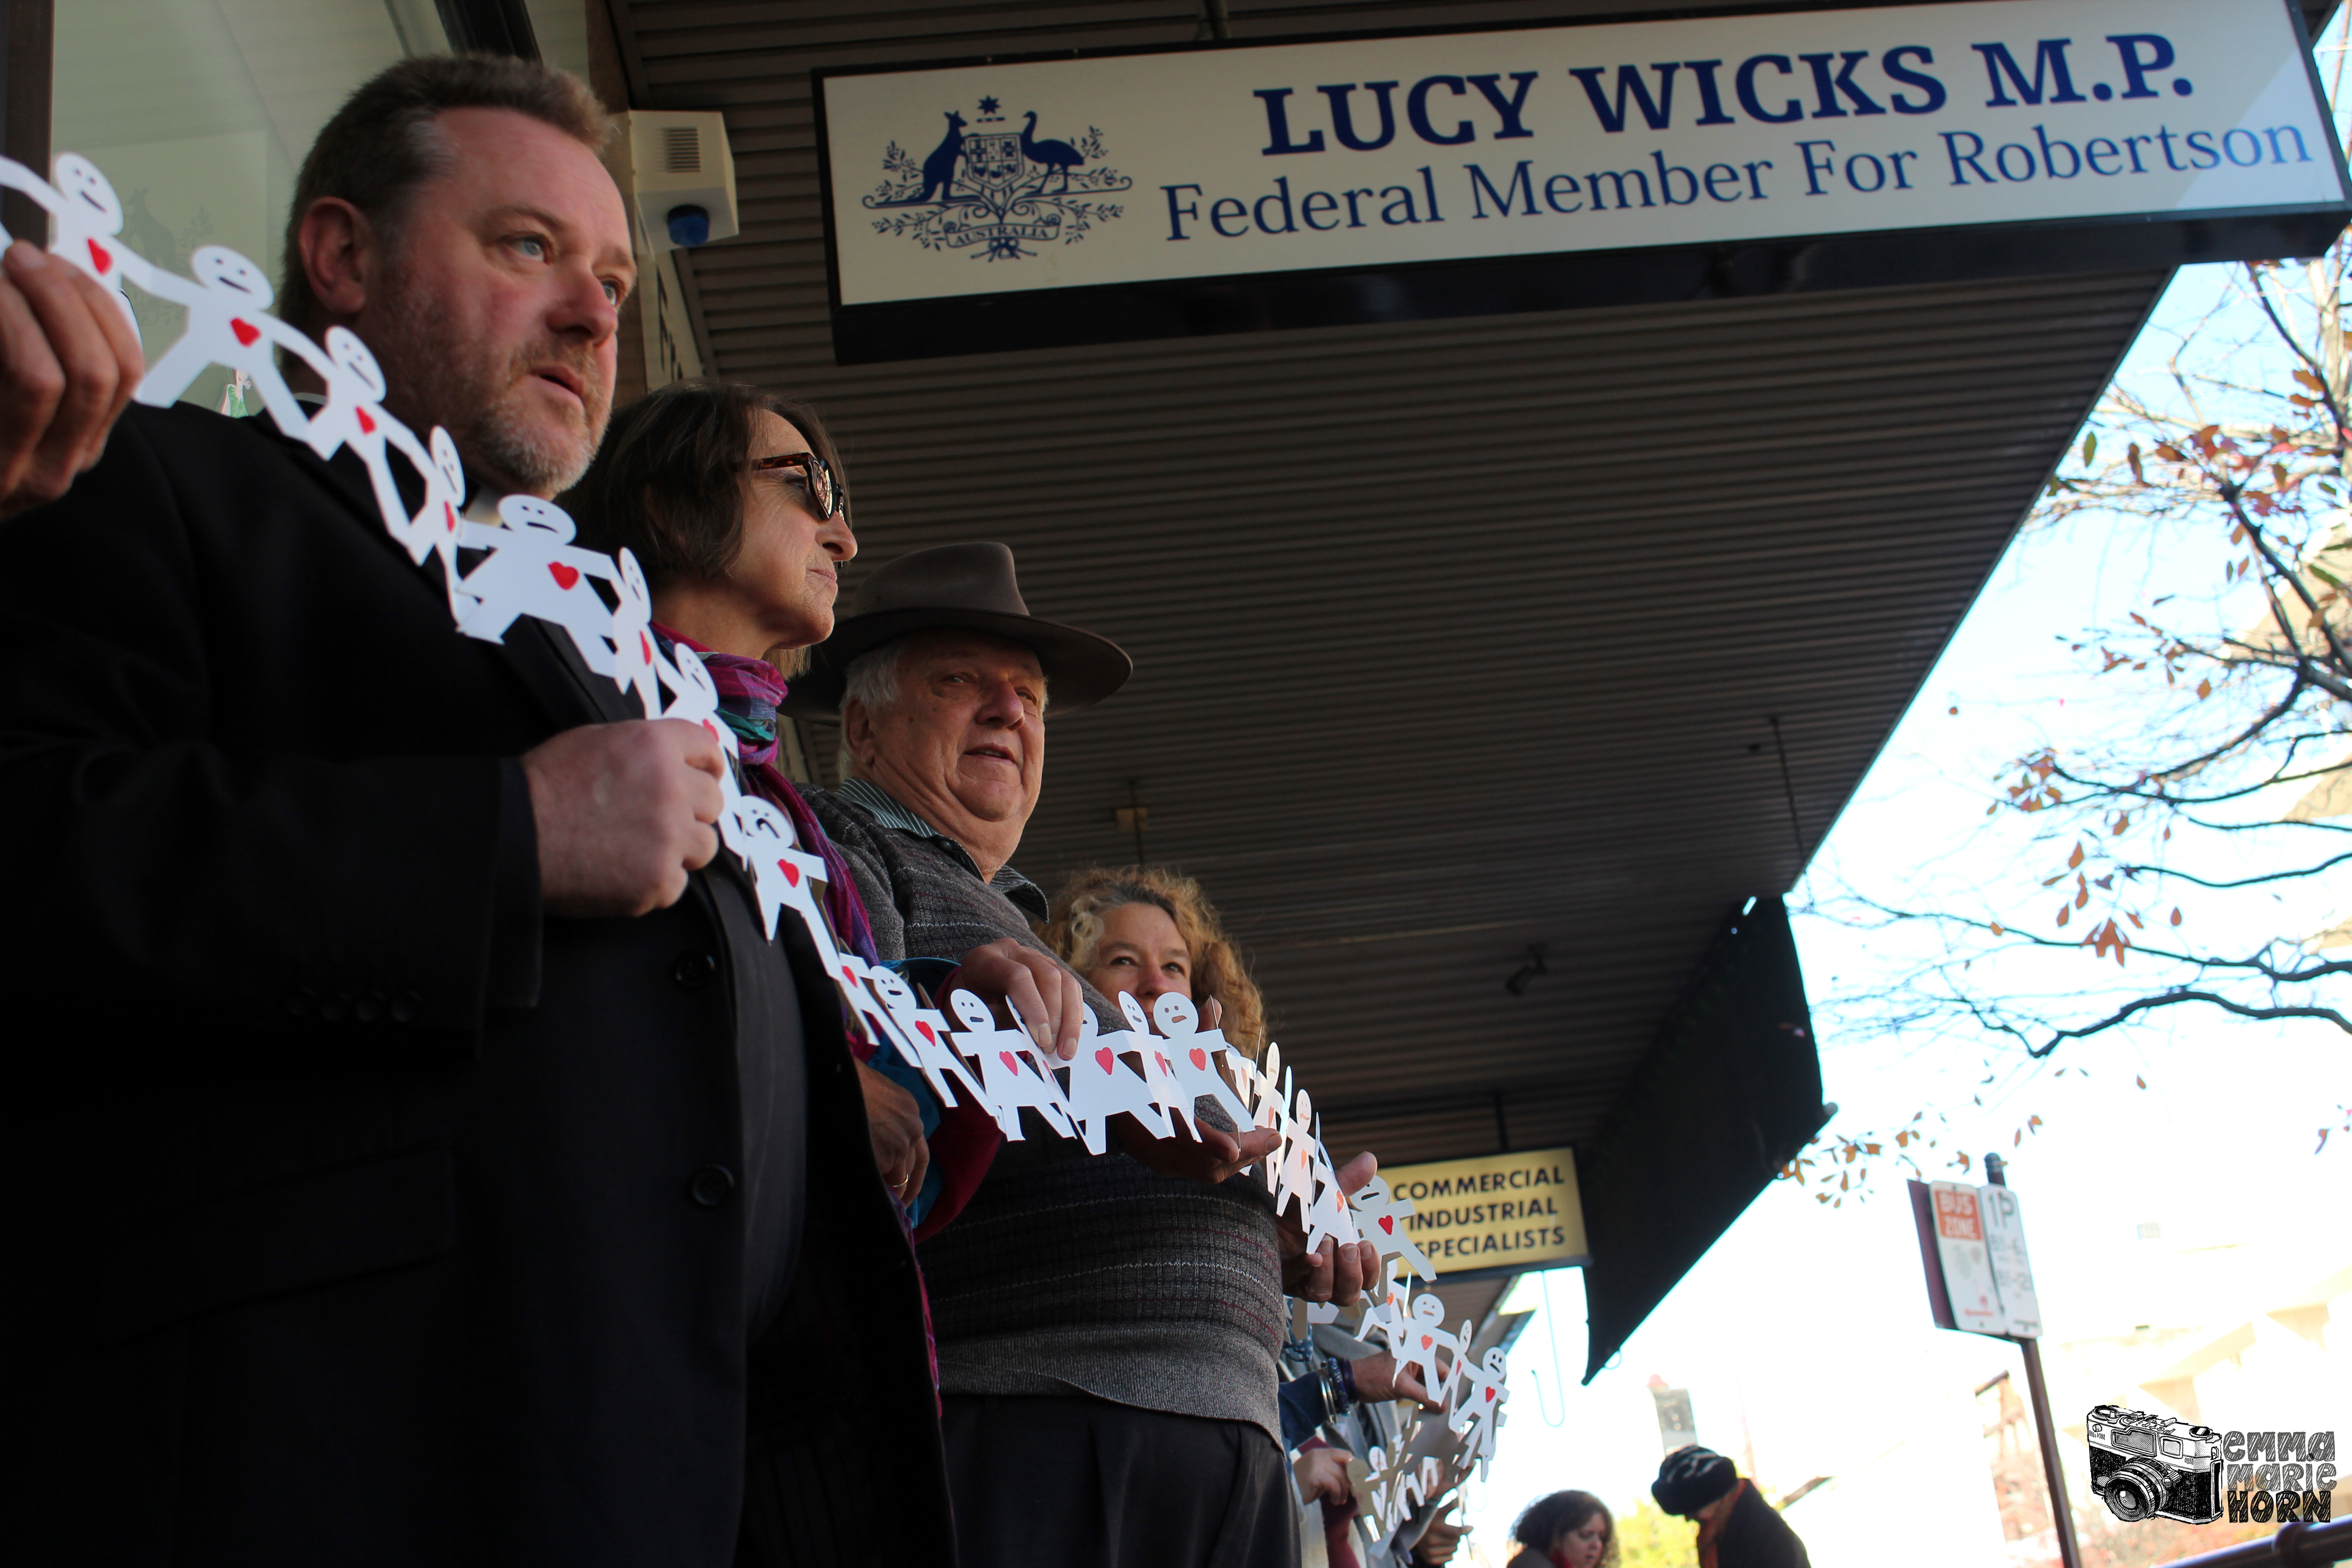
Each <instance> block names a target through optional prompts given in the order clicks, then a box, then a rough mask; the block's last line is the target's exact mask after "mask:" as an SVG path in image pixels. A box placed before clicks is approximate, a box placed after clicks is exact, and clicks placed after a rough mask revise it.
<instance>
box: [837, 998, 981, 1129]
mask: <svg viewBox="0 0 2352 1568" xmlns="http://www.w3.org/2000/svg"><path fill="white" fill-rule="evenodd" d="M866 980H867V982H868V983H869V984H871V985H872V986H873V988H874V992H875V994H877V995H878V996H880V997H881V999H882V1004H883V1005H884V1006H885V1007H887V1008H888V1009H889V1012H890V1016H891V1017H892V1020H893V1021H894V1022H896V1023H897V1024H898V1040H897V1041H896V1042H895V1043H896V1044H898V1047H899V1049H900V1054H901V1055H903V1056H905V1057H906V1058H907V1059H908V1061H910V1062H912V1063H913V1064H914V1065H915V1066H916V1067H918V1068H921V1069H922V1074H923V1077H924V1079H926V1080H927V1081H928V1082H929V1084H930V1086H931V1089H932V1092H933V1093H935V1094H937V1095H938V1096H939V1097H940V1104H941V1105H942V1106H953V1105H955V1104H957V1103H959V1101H958V1099H957V1096H956V1093H955V1089H954V1088H953V1086H954V1085H956V1084H961V1085H962V1086H963V1093H964V1097H965V1098H967V1099H969V1100H971V1101H972V1102H973V1103H974V1104H979V1105H985V1104H986V1103H987V1102H988V1097H987V1096H986V1095H985V1094H983V1093H982V1092H981V1087H980V1083H979V1080H978V1079H974V1078H973V1077H972V1075H971V1068H967V1067H965V1066H964V1064H963V1058H961V1057H959V1056H958V1055H956V1053H955V1047H953V1046H952V1045H950V1044H949V1039H950V1030H949V1028H948V1021H947V1019H946V1018H945V1017H944V1016H941V1015H940V1014H939V1013H937V1012H934V1011H933V1010H932V1009H930V1008H929V1007H926V1006H924V1005H923V1003H922V998H921V997H919V996H918V995H917V994H915V988H914V987H913V986H912V985H909V984H907V978H906V976H904V975H902V974H900V973H897V972H896V971H895V970H891V969H888V968H869V969H867V971H866Z"/></svg>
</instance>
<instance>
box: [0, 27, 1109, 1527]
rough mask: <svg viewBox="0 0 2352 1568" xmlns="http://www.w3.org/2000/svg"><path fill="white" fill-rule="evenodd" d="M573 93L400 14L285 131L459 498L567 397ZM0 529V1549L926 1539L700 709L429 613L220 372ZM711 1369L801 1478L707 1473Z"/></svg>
mask: <svg viewBox="0 0 2352 1568" xmlns="http://www.w3.org/2000/svg"><path fill="white" fill-rule="evenodd" d="M604 132H605V122H604V117H603V115H602V112H601V110H598V109H597V108H596V106H595V105H594V102H593V99H590V98H588V97H587V95H586V93H585V90H584V89H581V88H580V87H579V84H577V83H576V82H572V81H571V79H568V78H563V77H561V76H559V75H557V74H556V73H552V72H546V71H541V70H540V69H539V68H535V67H529V66H524V65H521V64H520V63H519V62H513V61H498V60H491V59H488V58H480V57H476V58H461V59H457V60H449V59H446V58H445V59H439V60H414V61H409V62H406V63H405V64H404V65H403V66H400V67H396V68H394V69H393V70H392V71H390V72H387V73H386V74H385V75H384V76H383V77H381V78H379V79H377V80H376V81H374V82H373V83H371V84H369V85H368V86H367V87H366V88H363V89H362V90H361V92H360V93H359V94H357V95H355V96H354V98H353V100H352V102H351V103H350V104H347V105H346V106H345V108H344V110H342V111H341V113H340V114H339V115H338V116H337V117H336V120H335V121H332V122H331V123H330V125H329V126H328V128H327V130H326V131H325V132H322V133H321V136H320V144H319V147H318V148H317V149H314V151H313V153H312V154H311V156H310V159H309V160H308V161H307V162H306V163H305V165H304V170H303V175H302V181H301V184H299V186H298V190H297V195H296V201H295V205H294V212H295V221H294V224H293V226H292V228H291V230H290V233H289V272H291V273H293V274H295V276H294V277H293V278H292V279H289V288H288V289H286V291H285V300H286V302H287V308H288V310H289V317H290V318H293V319H295V320H296V321H297V324H299V325H302V326H305V327H307V328H308V329H310V331H314V332H316V331H322V330H323V328H324V326H325V325H327V324H330V323H340V324H344V325H348V326H351V327H352V329H353V330H354V331H357V332H358V333H359V334H360V336H361V337H362V339H363V340H364V341H366V342H369V343H370V345H371V346H372V347H373V348H374V349H375V351H376V352H377V354H378V357H379V359H380V360H381V361H382V362H383V367H384V371H385V374H386V376H387V379H388V381H389V383H390V385H391V388H392V390H391V393H390V395H388V396H387V397H386V399H385V403H386V406H387V407H389V408H390V409H391V410H392V411H393V412H394V413H395V414H396V415H398V416H400V417H402V418H403V419H404V420H406V421H407V422H409V423H410V424H411V425H413V426H415V428H416V429H418V430H419V431H420V432H421V431H423V430H425V428H427V427H429V426H432V425H434V424H436V423H437V424H441V425H444V426H447V427H449V428H450V429H451V430H452V431H453V433H454V434H456V435H457V437H458V440H459V444H460V447H461V449H462V450H463V451H464V452H465V453H466V455H467V458H468V460H469V462H470V464H471V465H472V468H473V473H474V478H475V480H476V481H477V486H478V490H479V491H480V492H481V493H484V494H487V495H489V496H496V495H498V494H501V493H515V492H523V493H530V494H536V495H541V496H548V495H552V494H554V493H556V492H557V491H559V490H560V489H562V488H563V487H564V486H566V485H568V484H569V483H571V482H572V479H574V478H576V477H577V474H578V473H579V471H580V470H581V469H583V468H585V466H586V464H587V462H588V459H589V458H590V457H591V456H592V455H593V451H594V449H595V445H596V442H597V439H598V438H599V437H601V435H602V432H603V428H604V419H605V416H606V414H607V412H608V411H609V399H610V388H611V386H612V379H613V377H612V373H613V368H614V353H615V338H614V331H615V327H616V324H617V319H616V310H617V304H618V301H619V299H620V298H621V297H622V295H623V294H624V293H625V290H626V289H627V288H628V287H629V285H630V283H631V281H632V280H633V279H634V273H635V269H634V267H633V265H632V263H631V259H630V247H629V239H628V228H627V225H626V220H625V215H624V209H623V206H622V203H621V198H620V196H619V194H618V192H617V191H616V190H615V189H614V185H613V184H612V182H611V180H610V179H609V177H608V176H607V175H606V174H604V169H603V167H602V165H601V163H599V162H598V160H597V155H596V151H595V149H596V148H598V147H599V146H600V145H601V142H602V138H603V136H604ZM0 303H5V301H0ZM8 368H9V370H10V372H11V374H13V371H14V366H13V365H12V366H10V367H8ZM0 405H5V399H0ZM6 445H7V444H6V443H5V442H0V447H5V446H6ZM0 552H5V563H0V821H5V824H6V826H5V830H0V886H5V887H6V888H7V889H8V890H9V893H10V895H11V898H10V905H11V910H12V919H11V921H10V928H11V929H10V931H9V935H8V940H7V942H5V946H0V953H5V956H0V965H5V986H6V994H7V995H8V996H9V998H10V999H11V1002H12V1004H13V1007H14V1014H15V1016H14V1018H13V1023H14V1027H13V1028H12V1029H11V1030H10V1037H11V1041H12V1044H13V1047H14V1049H13V1050H12V1051H11V1053H10V1058H11V1065H12V1068H13V1072H14V1079H15V1081H14V1083H13V1084H12V1090H13V1093H12V1102H13V1104H14V1105H15V1107H16V1116H15V1117H14V1119H13V1120H14V1122H15V1126H14V1127H13V1128H12V1130H11V1137H10V1139H9V1140H8V1142H9V1146H10V1149H11V1152H12V1154H13V1156H14V1159H13V1165H14V1169H13V1171H12V1176H13V1180H12V1196H13V1201H14V1202H15V1204H16V1213H17V1217H18V1225H17V1231H18V1235H19V1238H20V1241H19V1246H20V1248H21V1250H19V1251H18V1253H17V1255H16V1259H15V1261H16V1269H15V1270H14V1273H13V1278H14V1279H15V1280H16V1295H17V1297H18V1300H20V1301H21V1302H23V1303H25V1307H24V1308H23V1309H22V1310H20V1316H24V1317H26V1320H27V1321H25V1322H24V1323H23V1324H22V1326H21V1327H20V1331H19V1333H18V1335H17V1336H16V1340H15V1342H14V1344H13V1353H12V1356H11V1358H10V1360H11V1370H12V1373H13V1375H12V1379H11V1382H12V1384H13V1388H12V1395H13V1397H12V1400H11V1403H10V1409H11V1411H12V1412H13V1413H14V1414H15V1415H16V1417H17V1422H16V1425H17V1426H18V1428H19V1430H20V1431H22V1432H23V1433H25V1434H26V1436H27V1437H28V1438H29V1444H28V1447H29V1448H30V1449H31V1451H33V1452H34V1453H35V1454H36V1456H37V1469H36V1473H35V1474H34V1476H32V1477H31V1478H28V1479H30V1480H31V1482H32V1484H31V1485H29V1486H27V1487H25V1488H24V1489H22V1490H21V1493H20V1495H21V1496H22V1497H23V1498H24V1501H23V1502H22V1503H21V1504H20V1516H19V1517H20V1518H26V1517H29V1520H30V1525H31V1527H30V1529H29V1530H26V1529H25V1528H23V1527H22V1526H21V1525H20V1526H19V1527H18V1528H17V1529H16V1531H15V1536H16V1539H17V1540H18V1541H19V1542H23V1543H24V1544H23V1546H22V1548H21V1549H22V1550H26V1551H28V1552H29V1553H30V1554H29V1555H28V1556H27V1558H26V1560H27V1561H38V1562H42V1563H85V1562H86V1563H109V1564H120V1563H163V1562H166V1561H169V1562H175V1563H177V1562H201V1563H237V1564H274V1563H286V1564H300V1565H303V1568H315V1565H320V1564H329V1563H332V1564H337V1565H339V1568H341V1565H350V1564H365V1563H387V1564H389V1563H401V1564H413V1563H427V1562H430V1563H499V1564H511V1563H562V1564H566V1565H568V1568H577V1565H583V1564H602V1563H613V1564H620V1563H646V1564H652V1563H659V1564H665V1565H667V1564H708V1565H713V1568H716V1565H718V1564H722V1563H728V1562H730V1560H735V1559H736V1557H737V1553H738V1551H739V1526H740V1535H741V1541H742V1544H741V1547H740V1551H741V1552H742V1556H743V1559H744V1560H751V1561H759V1560H768V1561H785V1560H790V1561H811V1560H818V1561H821V1560H825V1559H827V1558H832V1559H835V1560H845V1561H855V1562H859V1563H897V1562H917V1561H919V1562H922V1563H927V1564H928V1563H944V1562H949V1561H951V1553H952V1544H951V1531H950V1528H949V1523H948V1519H947V1513H946V1501H945V1489H944V1484H943V1481H942V1479H941V1472H940V1449H939V1438H938V1428H937V1424H936V1404H935V1396H934V1393H933V1389H932V1385H931V1381H930V1377H929V1369H928V1358H927V1352H926V1341H925V1326H924V1322H923V1315H922V1307H921V1301H920V1297H919V1287H918V1283H917V1279H916V1272H915V1268H914V1262H913V1258H912V1253H911V1249H910V1247H908V1243H907V1240H906V1237H905V1233H904V1229H903V1227H902V1226H901V1224H900V1222H899V1219H898V1215H897V1213H896V1212H895V1209H894V1207H893V1205H892V1200H891V1199H890V1197H889V1195H888V1194H887V1193H886V1192H885V1191H884V1189H883V1186H882V1184H881V1181H880V1178H879V1177H878V1176H877V1173H876V1171H875V1167H874V1163H873V1159H872V1156H871V1153H870V1151H869V1148H868V1143H867V1134H866V1123H865V1118H864V1112H863V1109H862V1104H861V1101H860V1097H859V1091H858V1089H857V1085H856V1076H855V1072H854V1068H853V1065H852V1062H851V1059H850V1057H849V1055H848V1052H847V1050H846V1049H845V1044H844V1039H843V1032H842V1012H841V1007H840V1003H839V1001H838V998H837V996H836V994H835V993H834V991H833V989H832V987H831V985H830V984H829V981H828V978H827V976H826V975H825V974H824V973H823V971H822V970H821V968H820V967H819V965H818V962H817V959H816V956H815V952H814V947H813V946H812V944H811V943H810V942H808V940H807V938H806V936H805V935H804V933H803V931H802V930H801V929H800V927H799V926H798V924H797V923H796V922H795V921H792V920H789V919H788V920H786V921H783V922H782V926H783V933H782V938H781V939H780V941H778V942H768V941H766V940H764V939H763V937H762V934H761V927H760V923H759V920H758V917H757V915H756V913H755V912H754V910H753V907H752V905H751V902H750V901H749V900H748V898H747V896H746V890H745V889H744V887H743V885H742V882H741V879H740V877H739V876H738V875H737V874H736V873H735V871H734V869H733V867H732V862H731V861H730V860H729V859H728V858H724V857H719V858H716V859H714V855H715V853H716V849H717V842H716V839H715V837H714V835H713V832H712V828H711V826H710V825H711V823H712V822H713V821H714V819H715V817H716V815H717V812H718V809H719V784H718V778H719V770H720V769H721V768H723V767H724V766H725V765H726V763H725V762H724V761H723V760H722V758H721V756H720V754H719V751H718V749H717V747H716V746H715V745H714V744H713V743H712V742H711V741H710V740H709V737H708V736H706V735H704V734H702V732H701V731H699V730H698V729H697V728H696V727H694V726H691V725H688V724H684V723H682V722H679V721H664V722H647V721H644V720H642V719H639V718H635V717H633V716H632V714H631V712H630V710H629V709H628V707H627V706H626V705H625V703H624V702H623V700H621V697H620V694H619V693H618V692H617V691H616V690H615V689H614V686H613V684H612V682H611V681H610V680H609V679H599V678H596V677H594V676H593V675H591V674H590V672H589V671H588V670H587V669H586V668H585V667H584V665H583V663H582V662H581V660H580V658H579V656H578V654H577V653H576V651H574V650H573V649H572V647H571V646H570V643H569V639H568V638H567V637H562V636H561V635H551V630H550V628H548V627H547V626H544V625H542V624H541V623H540V622H537V621H534V620H529V619H525V620H522V621H519V622H518V623H516V625H515V626H513V628H512V629H510V630H509V632H508V633H507V634H506V637H505V640H504V642H503V643H502V644H491V643H487V642H481V641H477V640H474V639H472V638H468V637H462V636H459V635H457V634H456V633H455V632H454V631H453V629H452V627H451V624H450V612H449V606H448V601H447V598H446V593H445V589H444V587H443V584H441V582H440V580H439V577H438V573H437V569H436V567H435V566H434V564H433V563H432V562H431V561H430V560H429V559H428V561H427V563H426V564H425V568H424V569H423V570H420V569H418V568H417V567H415V566H414V565H412V564H411V563H410V560H409V557H408V555H407V554H406V552H405V551H404V549H402V548H401V547H400V546H399V545H398V544H396V543H395V542H394V541H393V540H392V539H390V538H389V537H388V536H387V534H386V532H385V529H384V525H383V521H381V519H380V516H379V513H378V510H377V508H376V505H375V503H374V501H373V499H372V495H371V491H370V486H369V482H368V479H367V477H366V475H365V473H364V471H363V470H362V468H361V466H360V465H359V463H358V462H357V461H356V459H354V458H352V457H351V456H350V455H349V454H348V453H345V454H343V455H341V456H339V457H338V458H336V459H335V460H333V461H331V462H322V461H320V459H319V458H317V457H316V456H315V455H313V454H312V453H311V451H310V449H309V448H308V447H305V446H304V445H302V444H301V443H299V442H296V441H292V440H289V439H287V438H285V437H281V436H279V435H278V434H277V433H276V432H275V431H274V430H273V429H271V428H270V427H269V426H268V425H267V424H266V423H265V422H263V421H259V420H247V421H233V420H227V419H224V418H221V417H219V416H214V415H210V414H207V413H205V412H203V411H201V410H197V409H194V408H190V407H185V406H181V407H174V408H172V409H170V410H165V411H157V410H151V409H145V408H135V407H134V408H133V409H132V410H131V412H130V413H129V414H128V415H127V416H124V417H123V418H122V419H121V422H120V424H118V425H117V426H115V427H114V430H113V434H112V437H111V440H110V445H109V447H108V448H107V450H106V453H105V456H104V458H102V459H101V460H100V461H99V462H98V463H97V464H96V466H95V467H94V468H89V471H88V472H86V473H84V474H83V475H82V477H81V478H80V479H79V480H78V481H76V482H75V483H74V484H73V487H72V489H70V491H69V492H68V493H67V494H66V495H65V497H64V499H63V500H58V501H56V502H55V503H53V504H50V505H47V506H44V507H37V508H36V509H34V510H28V511H22V512H19V513H18V514H17V515H16V516H15V517H14V518H12V519H11V520H10V521H8V522H7V523H5V525H0ZM1072 1026H1073V1027H1075V1021H1073V1025H1072ZM747 1405H749V1406H750V1407H751V1414H750V1415H747ZM747 1424H748V1426H750V1428H751V1431H750V1434H749V1437H748V1441H749V1442H750V1444H751V1447H752V1449H753V1451H754V1452H755V1453H759V1452H761V1451H765V1452H766V1453H767V1454H769V1455H770V1456H773V1455H775V1454H777V1453H779V1452H781V1453H782V1454H784V1455H786V1456H788V1457H790V1456H792V1455H793V1453H794V1446H795V1445H799V1446H800V1447H801V1448H802V1449H804V1450H805V1453H804V1455H803V1456H802V1458H801V1459H795V1460H793V1462H792V1463H790V1464H788V1466H787V1467H786V1468H790V1469H792V1470H793V1472H794V1473H805V1474H807V1475H809V1476H811V1477H813V1478H820V1477H821V1478H830V1479H829V1480H828V1482H827V1484H826V1486H825V1488H824V1494H825V1495H824V1500H825V1503H826V1506H827V1508H828V1510H829V1511H828V1512H827V1513H826V1514H825V1515H824V1517H823V1518H819V1519H814V1520H812V1519H808V1518H802V1517H797V1516H795V1517H782V1518H779V1517H772V1516H773V1515H774V1514H775V1513H776V1512H777V1510H778V1509H779V1508H780V1507H785V1506H786V1505H787V1504H789V1503H790V1502H791V1500H789V1499H788V1500H786V1504H777V1503H774V1502H771V1503H769V1504H768V1505H767V1506H766V1509H765V1512H766V1514H767V1515H769V1516H770V1517H755V1518H749V1519H746V1518H744V1517H742V1515H743V1509H742V1497H743V1472H744V1467H745V1461H746V1446H747ZM803 1459H804V1462H802V1460H803ZM761 1511H762V1510H753V1512H754V1513H755V1514H758V1513H761ZM27 1537H29V1538H30V1539H29V1540H27Z"/></svg>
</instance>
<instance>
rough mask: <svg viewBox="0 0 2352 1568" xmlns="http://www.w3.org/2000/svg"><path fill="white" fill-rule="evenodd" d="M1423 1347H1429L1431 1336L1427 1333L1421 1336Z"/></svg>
mask: <svg viewBox="0 0 2352 1568" xmlns="http://www.w3.org/2000/svg"><path fill="white" fill-rule="evenodd" d="M1421 1348H1422V1349H1423V1350H1427V1349H1428V1348H1429V1336H1428V1335H1427V1334H1423V1335H1422V1336H1421Z"/></svg>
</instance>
